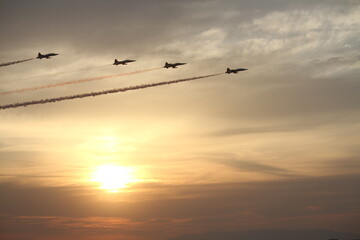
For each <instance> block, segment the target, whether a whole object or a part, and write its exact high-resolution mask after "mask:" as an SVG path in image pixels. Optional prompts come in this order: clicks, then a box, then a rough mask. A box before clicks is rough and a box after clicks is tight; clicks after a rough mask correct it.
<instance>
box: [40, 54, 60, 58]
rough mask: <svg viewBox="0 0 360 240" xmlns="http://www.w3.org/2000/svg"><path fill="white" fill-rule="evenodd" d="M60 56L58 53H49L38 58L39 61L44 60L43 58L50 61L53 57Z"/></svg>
mask: <svg viewBox="0 0 360 240" xmlns="http://www.w3.org/2000/svg"><path fill="white" fill-rule="evenodd" d="M57 55H59V54H58V53H48V54H44V55H42V54H41V53H39V54H38V56H37V58H38V59H43V58H46V59H49V58H51V57H52V56H57Z"/></svg>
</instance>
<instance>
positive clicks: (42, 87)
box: [0, 68, 162, 95]
mask: <svg viewBox="0 0 360 240" xmlns="http://www.w3.org/2000/svg"><path fill="white" fill-rule="evenodd" d="M158 69H162V68H150V69H145V70H139V71H134V72H128V73H120V74H114V75H106V76H100V77H94V78H87V79H81V80H75V81H67V82H60V83H54V84H48V85H43V86H38V87H31V88H22V89H16V90H11V91H7V92H0V95H6V94H11V93H21V92H28V91H35V90H39V89H44V88H53V87H61V86H65V85H70V84H78V83H85V82H90V81H96V80H103V79H108V78H115V77H121V76H127V75H132V74H137V73H143V72H149V71H154V70H158Z"/></svg>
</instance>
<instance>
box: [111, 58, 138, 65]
mask: <svg viewBox="0 0 360 240" xmlns="http://www.w3.org/2000/svg"><path fill="white" fill-rule="evenodd" d="M135 61H136V60H122V61H118V60H117V59H115V60H114V63H113V65H119V64H121V65H126V64H127V63H131V62H135Z"/></svg>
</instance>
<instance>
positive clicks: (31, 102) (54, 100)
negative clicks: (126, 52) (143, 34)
mask: <svg viewBox="0 0 360 240" xmlns="http://www.w3.org/2000/svg"><path fill="white" fill-rule="evenodd" d="M221 74H222V73H217V74H210V75H205V76H198V77H192V78H184V79H178V80H172V81H166V82H157V83H149V84H143V85H135V86H130V87H124V88H114V89H110V90H105V91H99V92H90V93H83V94H77V95H71V96H64V97H57V98H46V99H41V100H34V101H28V102H21V103H13V104H7V105H0V109H7V108H17V107H26V106H28V105H37V104H44V103H52V102H60V101H65V100H72V99H77V98H86V97H96V96H100V95H106V94H111V93H118V92H127V91H132V90H138V89H144V88H149V87H158V86H162V85H169V84H174V83H181V82H187V81H193V80H197V79H203V78H209V77H214V76H218V75H221Z"/></svg>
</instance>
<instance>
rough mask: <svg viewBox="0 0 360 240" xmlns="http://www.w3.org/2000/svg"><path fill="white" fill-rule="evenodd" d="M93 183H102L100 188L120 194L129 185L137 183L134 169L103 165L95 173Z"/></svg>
mask: <svg viewBox="0 0 360 240" xmlns="http://www.w3.org/2000/svg"><path fill="white" fill-rule="evenodd" d="M93 181H95V182H98V183H100V188H101V189H105V190H108V191H109V192H118V191H119V189H121V188H126V187H127V184H129V183H131V182H134V181H136V180H135V179H134V177H133V169H132V168H130V167H123V166H118V165H101V166H98V167H97V168H96V170H95V172H94V177H93Z"/></svg>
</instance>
